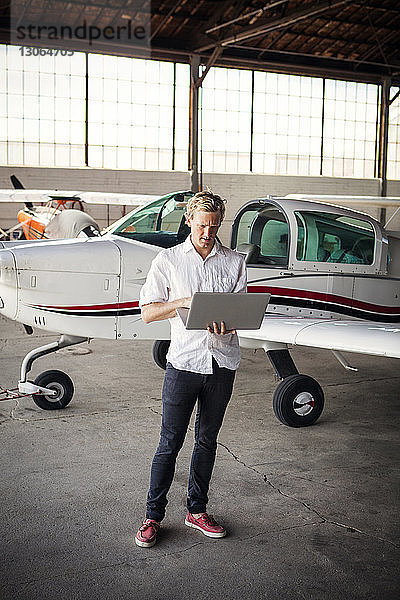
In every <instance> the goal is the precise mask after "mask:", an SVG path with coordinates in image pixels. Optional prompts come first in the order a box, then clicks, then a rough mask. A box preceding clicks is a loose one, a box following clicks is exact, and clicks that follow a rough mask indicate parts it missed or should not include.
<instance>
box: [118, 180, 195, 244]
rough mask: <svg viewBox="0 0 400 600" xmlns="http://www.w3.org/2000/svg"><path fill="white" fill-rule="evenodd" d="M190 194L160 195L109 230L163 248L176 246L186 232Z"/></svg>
mask: <svg viewBox="0 0 400 600" xmlns="http://www.w3.org/2000/svg"><path fill="white" fill-rule="evenodd" d="M191 196H193V192H175V193H173V194H168V195H167V196H163V197H162V198H160V199H159V200H156V201H155V202H152V203H151V204H148V205H147V206H144V207H143V208H141V209H139V210H136V211H134V212H133V213H131V214H130V215H128V216H127V217H126V218H125V219H124V220H122V221H121V220H120V221H118V222H117V224H116V227H115V229H112V228H111V229H110V232H111V233H113V234H114V235H119V236H121V237H124V238H128V239H130V240H136V241H139V242H144V243H146V244H152V245H153V246H161V247H162V248H170V247H171V246H175V245H176V244H179V243H180V242H183V241H184V240H185V239H186V237H187V235H188V234H189V228H188V226H187V225H186V219H185V213H186V205H187V202H188V200H189V198H191Z"/></svg>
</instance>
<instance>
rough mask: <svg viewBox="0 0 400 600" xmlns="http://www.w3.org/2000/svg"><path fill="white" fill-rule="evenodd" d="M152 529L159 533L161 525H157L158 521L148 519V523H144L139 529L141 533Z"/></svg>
mask: <svg viewBox="0 0 400 600" xmlns="http://www.w3.org/2000/svg"><path fill="white" fill-rule="evenodd" d="M150 527H151V528H153V529H155V531H156V532H157V531H158V529H159V527H160V524H159V523H157V521H152V520H150V519H147V520H146V521H143V525H142V526H141V527H140V528H139V531H142V532H144V531H146V530H147V529H149V528H150Z"/></svg>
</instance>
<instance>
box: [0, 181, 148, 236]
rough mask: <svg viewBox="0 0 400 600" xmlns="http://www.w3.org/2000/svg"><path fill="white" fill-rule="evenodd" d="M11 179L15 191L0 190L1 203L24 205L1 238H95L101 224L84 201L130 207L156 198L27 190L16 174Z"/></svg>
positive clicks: (135, 195) (138, 195)
mask: <svg viewBox="0 0 400 600" xmlns="http://www.w3.org/2000/svg"><path fill="white" fill-rule="evenodd" d="M10 179H11V182H12V184H13V185H14V187H15V191H13V190H0V205H1V203H2V202H7V203H10V202H16V203H24V204H25V206H24V208H21V209H20V210H19V211H18V213H17V219H18V224H17V225H15V226H14V227H12V228H11V229H10V230H8V231H3V230H1V229H0V239H5V238H6V237H11V236H12V235H17V236H18V237H19V239H21V237H22V239H26V240H32V241H36V240H47V239H62V238H75V237H80V238H87V237H95V236H97V235H99V233H100V227H99V226H98V224H97V223H96V221H95V220H94V219H93V217H91V216H90V215H88V214H87V213H86V212H85V204H106V205H111V204H113V205H120V206H123V207H126V206H129V207H130V209H132V208H133V207H137V206H142V205H143V204H146V203H148V202H150V201H151V200H155V199H156V198H157V196H151V195H147V194H146V195H143V194H118V193H107V192H82V191H58V190H26V189H25V188H24V186H23V185H22V183H21V182H20V180H19V179H18V178H17V177H16V176H15V175H11V178H10ZM14 232H15V233H14ZM21 233H22V235H21ZM18 234H20V235H18Z"/></svg>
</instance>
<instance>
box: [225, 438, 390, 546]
mask: <svg viewBox="0 0 400 600" xmlns="http://www.w3.org/2000/svg"><path fill="white" fill-rule="evenodd" d="M217 443H218V445H219V446H221V447H222V448H224V449H225V450H226V451H227V452H228V453H229V454H230V455H231V456H232V457H233V458H234V460H236V461H237V462H238V463H239V464H240V465H242V466H244V467H245V468H246V469H249V470H250V471H253V472H254V473H257V475H260V476H261V477H263V480H264V482H265V483H267V484H268V485H269V486H270V487H271V488H272V489H273V490H274V491H276V492H278V493H279V494H280V495H281V496H283V497H284V498H287V499H289V500H293V501H295V502H298V503H299V504H301V505H302V506H304V508H306V509H307V510H308V511H310V512H312V513H314V514H315V515H316V516H317V517H318V518H319V519H321V521H320V523H322V524H324V523H328V524H330V525H334V526H336V527H340V528H342V529H346V530H347V531H349V532H351V533H360V534H362V535H365V536H367V537H370V538H372V539H375V540H379V541H380V542H383V543H385V544H390V545H391V546H393V547H394V548H396V549H400V546H399V545H397V544H395V543H394V542H392V541H391V540H388V539H386V538H381V537H379V536H377V535H373V534H371V533H369V532H368V531H363V530H361V529H357V527H353V526H352V525H348V524H345V523H338V522H337V521H332V520H330V519H328V518H327V517H325V516H324V515H322V514H321V513H320V512H318V511H317V510H316V509H315V508H313V507H312V506H310V505H309V504H307V503H306V502H303V500H300V499H299V498H296V496H292V495H291V494H287V493H285V492H283V491H282V490H281V489H280V488H279V487H278V486H276V485H275V484H274V483H273V482H272V481H271V480H270V479H268V477H267V475H266V474H265V473H263V472H262V471H258V470H257V469H255V468H254V467H252V466H250V465H247V464H246V463H245V462H244V461H243V460H241V459H240V458H239V457H238V456H236V455H235V454H234V453H233V452H232V451H231V450H230V449H229V448H228V446H226V445H225V444H223V443H222V442H217ZM315 524H317V523H315ZM306 525H308V524H305V525H302V527H304V526H306Z"/></svg>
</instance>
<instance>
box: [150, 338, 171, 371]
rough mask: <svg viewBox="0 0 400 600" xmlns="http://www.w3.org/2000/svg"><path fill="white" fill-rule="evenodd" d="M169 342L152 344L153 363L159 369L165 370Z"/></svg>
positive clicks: (162, 341)
mask: <svg viewBox="0 0 400 600" xmlns="http://www.w3.org/2000/svg"><path fill="white" fill-rule="evenodd" d="M170 343H171V341H170V340H156V341H155V342H154V344H153V358H154V362H155V363H156V365H157V366H158V367H160V369H164V371H165V369H166V368H167V352H168V349H169V345H170Z"/></svg>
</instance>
